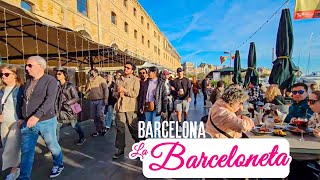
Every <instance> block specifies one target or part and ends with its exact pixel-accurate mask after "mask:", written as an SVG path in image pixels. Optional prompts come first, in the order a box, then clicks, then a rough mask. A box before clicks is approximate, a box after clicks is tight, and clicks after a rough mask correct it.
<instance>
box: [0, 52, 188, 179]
mask: <svg viewBox="0 0 320 180" xmlns="http://www.w3.org/2000/svg"><path fill="white" fill-rule="evenodd" d="M46 68H47V67H46V61H45V59H43V58H42V57H40V56H32V57H29V58H28V60H27V63H26V66H25V71H26V73H27V79H26V82H25V83H23V82H22V79H23V78H22V77H20V73H18V72H17V71H18V68H17V67H16V66H11V65H4V66H1V74H0V75H1V80H2V87H1V91H0V99H1V104H0V114H1V115H0V122H1V142H2V146H3V154H2V160H3V162H2V170H3V171H4V170H6V169H8V168H11V171H10V174H8V175H7V177H6V179H7V180H12V179H17V178H19V179H30V176H31V172H32V165H33V161H34V155H35V146H36V144H37V140H38V137H39V135H40V136H41V137H42V138H43V139H44V141H45V144H46V145H47V147H48V149H49V151H50V152H49V153H47V155H52V158H53V168H52V171H51V174H50V176H49V177H51V178H54V177H57V176H59V175H60V173H61V172H62V171H63V169H64V165H63V154H62V151H61V147H60V145H59V140H60V128H61V127H62V126H63V125H64V124H71V126H72V128H73V129H74V130H75V131H76V132H77V134H78V136H79V139H78V141H76V144H77V145H83V144H84V143H85V141H86V137H85V133H84V131H83V128H82V127H81V125H80V124H79V122H78V114H79V112H81V111H84V110H82V108H81V105H80V104H79V103H78V102H79V100H80V98H86V99H87V100H88V101H89V102H90V112H89V111H88V110H87V109H86V110H85V111H86V112H85V113H90V114H91V117H92V119H93V120H94V126H95V131H94V132H92V134H91V135H92V137H97V136H105V135H106V134H107V132H108V130H109V129H110V128H111V127H112V125H115V127H116V139H115V147H116V148H117V151H116V152H115V154H114V155H113V158H114V159H117V158H120V157H121V156H122V155H123V154H124V148H125V146H126V143H125V126H126V125H127V126H128V128H129V131H130V134H131V136H132V138H133V140H134V141H135V142H139V141H140V140H141V139H140V138H139V137H138V134H137V132H138V123H137V122H138V121H144V122H146V123H147V122H149V123H151V124H152V128H157V127H156V125H157V124H158V123H155V122H160V121H164V120H168V121H169V120H173V119H178V123H179V131H181V128H182V127H181V126H182V122H183V121H186V120H187V118H188V109H189V103H190V101H191V94H192V84H191V81H190V80H189V79H188V78H186V77H184V72H183V70H182V69H181V68H178V69H177V74H178V77H177V78H176V79H173V78H172V75H171V73H170V72H169V71H167V70H164V71H162V72H160V70H159V69H158V68H157V67H150V68H141V69H139V70H138V72H139V74H138V75H137V76H136V75H135V74H134V72H135V71H136V66H135V64H133V63H131V62H126V63H125V65H124V69H123V70H122V69H121V70H118V71H116V72H115V74H114V75H111V74H102V73H99V71H98V70H97V69H91V70H90V71H89V73H88V80H87V83H86V85H85V87H84V89H83V91H82V92H80V91H78V90H79V89H77V87H76V85H75V84H73V83H72V81H71V80H70V79H69V75H68V70H67V69H66V68H63V67H56V68H54V69H53V70H54V72H55V75H54V76H51V75H49V74H46V73H45V70H46ZM173 116H176V118H174V117H173ZM164 128H168V127H164ZM158 137H160V135H159V134H157V135H155V136H154V137H150V138H158Z"/></svg>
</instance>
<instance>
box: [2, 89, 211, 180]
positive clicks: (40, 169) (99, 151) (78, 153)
mask: <svg viewBox="0 0 320 180" xmlns="http://www.w3.org/2000/svg"><path fill="white" fill-rule="evenodd" d="M205 111H206V110H205V109H204V108H203V97H202V95H200V96H199V97H198V103H197V105H196V106H194V104H193V101H192V103H191V107H190V111H189V112H190V116H189V118H188V119H189V120H192V121H200V119H201V117H202V116H203V115H204V114H205V113H206V112H205ZM81 126H82V127H83V129H84V131H85V134H86V137H87V141H86V142H85V144H84V145H83V146H76V145H75V144H74V142H75V141H76V140H77V139H78V136H77V133H76V132H75V131H74V130H73V129H72V128H71V127H70V126H68V127H65V128H63V129H62V130H61V133H62V134H61V141H60V145H61V147H62V149H63V155H64V163H65V169H64V171H63V172H62V174H61V175H60V176H59V177H57V178H55V179H57V180H64V179H65V180H70V179H73V178H75V179H76V180H88V179H90V180H113V179H114V180H122V179H125V180H131V179H132V180H140V179H146V178H145V177H144V176H143V174H142V168H141V167H142V163H141V162H140V161H139V160H131V159H129V158H128V153H129V151H130V150H131V145H132V144H133V140H132V139H131V137H130V134H129V132H128V130H127V134H126V142H127V148H126V149H125V157H124V158H121V159H119V160H112V155H113V153H114V152H115V148H114V140H115V134H116V133H115V132H116V131H115V128H114V127H113V128H112V129H111V130H110V131H109V132H108V134H107V135H106V136H104V137H95V138H94V137H91V136H90V134H91V133H92V132H93V131H94V126H93V122H92V121H90V120H88V121H85V122H82V123H81ZM47 152H48V149H47V147H46V146H45V145H44V142H43V140H42V138H39V141H38V145H37V147H36V155H35V162H34V165H33V170H32V179H35V180H38V179H39V180H46V179H49V178H48V175H49V174H50V171H51V168H52V158H51V157H45V156H44V154H45V153H47ZM0 153H1V149H0ZM0 159H1V157H0ZM0 163H1V162H0ZM7 173H8V171H6V172H2V173H1V175H0V179H4V178H5V175H6V174H7ZM75 179H73V180H75Z"/></svg>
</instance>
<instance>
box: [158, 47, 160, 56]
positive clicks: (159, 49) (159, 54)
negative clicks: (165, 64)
mask: <svg viewBox="0 0 320 180" xmlns="http://www.w3.org/2000/svg"><path fill="white" fill-rule="evenodd" d="M158 55H159V56H160V48H158Z"/></svg>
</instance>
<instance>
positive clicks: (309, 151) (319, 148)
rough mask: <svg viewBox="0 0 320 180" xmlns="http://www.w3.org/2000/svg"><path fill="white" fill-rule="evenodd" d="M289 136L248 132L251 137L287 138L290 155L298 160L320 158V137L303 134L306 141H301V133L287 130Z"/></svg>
mask: <svg viewBox="0 0 320 180" xmlns="http://www.w3.org/2000/svg"><path fill="white" fill-rule="evenodd" d="M285 133H286V134H287V136H285V137H279V136H273V135H271V134H268V135H255V134H254V133H252V132H248V133H246V134H247V135H248V136H249V138H285V139H286V140H288V142H289V144H290V155H291V156H292V158H293V159H296V160H319V159H320V138H316V137H314V135H313V134H306V135H303V138H304V139H305V141H304V142H302V141H299V139H300V138H301V136H300V135H294V134H292V133H291V132H288V131H285Z"/></svg>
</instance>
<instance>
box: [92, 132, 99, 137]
mask: <svg viewBox="0 0 320 180" xmlns="http://www.w3.org/2000/svg"><path fill="white" fill-rule="evenodd" d="M91 136H93V137H97V136H99V133H98V132H95V133H93V134H91Z"/></svg>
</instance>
